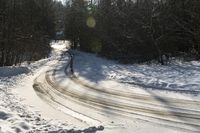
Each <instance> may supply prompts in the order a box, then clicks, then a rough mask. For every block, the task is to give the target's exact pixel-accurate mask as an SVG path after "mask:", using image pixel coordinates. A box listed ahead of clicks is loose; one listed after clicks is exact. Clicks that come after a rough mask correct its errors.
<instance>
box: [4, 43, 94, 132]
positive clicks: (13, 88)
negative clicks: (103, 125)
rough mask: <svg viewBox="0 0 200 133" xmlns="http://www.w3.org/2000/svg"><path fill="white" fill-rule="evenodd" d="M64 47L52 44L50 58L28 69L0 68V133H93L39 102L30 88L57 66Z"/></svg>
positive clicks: (34, 63) (29, 66)
mask: <svg viewBox="0 0 200 133" xmlns="http://www.w3.org/2000/svg"><path fill="white" fill-rule="evenodd" d="M67 44H68V42H62V41H60V42H52V44H51V47H52V49H53V50H52V53H51V55H50V58H47V59H42V60H40V61H36V62H32V63H31V64H30V65H28V64H27V63H23V64H22V66H16V67H14V66H13V67H0V133H20V132H22V133H25V132H30V133H33V132H36V133H40V132H51V133H54V132H73V133H74V132H75V133H76V132H81V131H85V132H88V133H90V132H91V131H93V129H91V128H90V127H89V126H88V125H86V124H84V123H82V122H80V121H78V120H77V119H75V118H73V117H71V116H67V115H66V114H64V113H62V112H60V111H58V110H56V109H54V108H52V107H51V106H50V105H48V104H47V103H45V102H44V101H42V100H41V99H40V98H39V97H38V96H37V95H36V93H35V92H34V90H33V88H32V85H33V81H34V79H35V78H36V77H37V76H38V75H40V74H41V73H44V72H45V71H47V70H49V69H51V68H52V67H53V66H54V65H55V64H56V63H57V61H58V60H59V59H60V54H61V52H62V51H63V50H64V51H65V50H66V45H67Z"/></svg>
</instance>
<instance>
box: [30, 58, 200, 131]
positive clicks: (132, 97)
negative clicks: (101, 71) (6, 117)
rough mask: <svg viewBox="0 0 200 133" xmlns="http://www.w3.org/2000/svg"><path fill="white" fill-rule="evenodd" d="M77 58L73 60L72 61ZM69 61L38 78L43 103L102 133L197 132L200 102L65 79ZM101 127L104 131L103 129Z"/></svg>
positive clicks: (124, 87) (178, 96)
mask: <svg viewBox="0 0 200 133" xmlns="http://www.w3.org/2000/svg"><path fill="white" fill-rule="evenodd" d="M75 58H76V57H75ZM68 61H69V57H68V56H65V57H64V58H62V60H60V61H59V62H58V64H57V66H56V69H53V70H50V71H48V72H47V73H45V74H42V75H40V76H39V77H38V78H37V79H36V80H35V84H34V88H35V90H36V92H37V94H38V96H40V97H41V98H42V99H44V100H46V101H47V102H48V103H50V102H51V103H52V104H53V106H54V107H55V108H57V109H59V110H61V111H62V112H65V113H66V114H68V115H71V116H73V117H75V118H77V119H79V120H81V121H83V122H84V123H87V124H89V125H90V126H96V127H98V128H96V130H97V131H98V130H103V127H104V128H105V129H104V130H103V131H102V132H115V133H116V132H120V133H121V132H124V133H127V132H130V133H132V132H134V133H146V132H152V133H156V132H158V133H160V132H163V133H165V132H166V133H168V132H170V133H173V132H174V133H179V132H180V133H182V132H187V133H188V132H199V131H200V101H199V100H198V98H197V99H195V98H192V97H191V96H190V97H188V96H185V95H182V94H177V93H176V94H175V93H171V94H170V95H167V94H166V93H164V94H163V93H156V92H154V91H152V90H149V91H148V90H146V89H140V88H135V89H134V90H133V88H130V87H128V86H123V85H121V84H120V83H118V82H115V81H104V82H101V83H102V84H98V83H94V82H91V81H89V80H87V79H85V78H84V77H78V78H77V77H70V76H69V75H65V72H64V71H65V67H66V66H67V63H68ZM102 126H103V127H102Z"/></svg>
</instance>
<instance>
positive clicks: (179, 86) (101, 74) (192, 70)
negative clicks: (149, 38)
mask: <svg viewBox="0 0 200 133" xmlns="http://www.w3.org/2000/svg"><path fill="white" fill-rule="evenodd" d="M74 53H75V61H74V63H75V64H74V67H75V71H76V74H78V75H79V76H82V77H84V78H86V79H88V80H90V81H92V82H100V81H103V80H115V81H118V82H121V83H125V84H127V85H129V86H135V85H137V86H141V87H143V88H151V89H158V90H170V91H180V92H184V93H193V94H199V93H200V62H198V61H191V62H181V61H174V62H173V63H171V64H169V65H166V66H163V65H159V64H150V65H147V64H133V65H123V64H119V63H117V62H115V61H109V60H106V59H103V58H99V57H96V56H95V55H93V54H88V53H83V52H79V51H75V52H74Z"/></svg>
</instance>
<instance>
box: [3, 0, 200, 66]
mask: <svg viewBox="0 0 200 133" xmlns="http://www.w3.org/2000/svg"><path fill="white" fill-rule="evenodd" d="M199 7H200V1H199V0H67V1H66V2H65V4H62V3H61V2H58V1H54V0H0V66H10V65H17V64H20V63H21V62H23V61H35V60H39V59H41V58H45V57H47V56H48V55H49V52H50V46H49V42H50V41H51V40H54V39H57V36H56V33H57V32H64V37H62V38H61V39H65V40H70V42H71V44H72V48H73V49H78V50H81V51H85V52H92V53H96V54H98V55H99V56H102V57H106V58H109V59H113V60H118V61H120V62H122V63H138V62H146V61H151V60H157V61H158V62H159V63H161V64H164V61H163V60H164V59H163V55H165V58H169V57H183V58H185V59H190V58H191V59H195V60H198V59H200V8H199Z"/></svg>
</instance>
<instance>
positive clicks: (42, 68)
mask: <svg viewBox="0 0 200 133" xmlns="http://www.w3.org/2000/svg"><path fill="white" fill-rule="evenodd" d="M68 45H69V42H65V41H58V42H52V43H51V47H52V53H51V54H50V57H49V58H46V59H42V60H39V61H36V62H31V64H28V63H23V64H22V65H21V66H12V67H1V68H0V133H1V132H2V133H13V132H16V133H19V132H30V133H39V132H50V133H54V132H55V133H57V132H70V133H81V132H84V133H95V132H106V133H127V132H128V133H132V132H135V133H146V132H151V133H159V132H163V133H164V132H166V133H168V132H170V133H172V132H173V133H179V132H180V133H182V132H187V131H188V130H185V129H179V128H187V129H189V130H191V131H197V130H199V127H196V125H199V122H198V120H199V119H197V118H194V120H193V119H191V120H190V119H189V118H187V119H182V118H185V117H182V116H179V115H180V114H178V113H174V114H171V113H170V111H171V112H173V111H175V112H176V111H177V112H179V111H180V112H184V113H185V115H186V116H187V115H189V114H192V116H191V117H194V116H197V117H198V118H199V111H200V108H199V104H198V103H199V102H197V101H195V98H196V96H195V97H194V95H193V94H196V95H198V94H199V92H200V62H198V61H191V62H182V61H173V62H171V63H170V64H168V65H166V66H162V65H159V64H153V63H152V64H133V65H123V64H119V63H117V62H115V61H110V60H107V59H103V58H100V57H97V56H95V55H94V54H88V53H84V52H79V51H73V53H74V58H75V60H74V68H75V75H76V76H77V77H78V79H79V80H80V81H77V82H75V81H73V80H72V79H70V78H69V77H68V75H66V74H65V73H64V70H65V67H66V64H67V63H68V61H69V56H67V55H64V57H63V58H61V55H62V52H63V51H66V50H67V49H66V48H67V47H68ZM54 71H55V73H54V74H55V75H53V74H52V75H53V76H52V75H51V74H49V73H51V72H54ZM48 74H49V75H48ZM48 76H49V78H50V79H52V82H55V84H57V85H56V86H57V87H58V88H56V87H55V88H53V87H52V86H51V85H49V84H48V83H47V82H48V81H47V79H46V77H48ZM54 80H55V81H54ZM34 81H37V82H40V85H41V86H42V87H43V88H42V87H41V88H40V89H41V90H42V89H43V90H42V91H45V92H43V93H44V94H40V95H41V97H38V96H39V95H38V94H37V93H38V92H36V91H35V90H34V89H33V87H32V85H33V84H34ZM82 82H83V83H82ZM84 83H88V84H90V85H94V86H95V87H97V88H98V87H99V88H100V91H99V92H98V91H97V90H91V88H90V91H88V90H89V89H88V88H87V87H86V86H84V85H83V84H84ZM81 84H82V85H81ZM102 86H106V88H108V89H109V90H105V91H106V92H111V94H112V93H115V94H116V93H117V95H119V96H120V97H121V98H118V96H116V95H113V94H112V96H111V95H109V94H107V93H106V94H105V92H102V90H101V87H102ZM59 87H61V88H62V87H63V88H65V89H66V90H65V89H64V90H63V94H62V95H65V94H64V92H67V91H69V92H73V93H74V97H78V96H80V97H78V98H74V97H69V96H67V95H65V96H63V97H68V98H69V99H65V98H63V97H61V94H57V93H58V92H57V93H54V92H55V89H59ZM67 87H68V88H67ZM97 88H96V89H97ZM99 88H98V89H99ZM138 88H139V89H138ZM132 90H133V91H132ZM136 90H137V91H136ZM138 90H139V91H138ZM141 90H144V92H141ZM154 90H156V91H154ZM157 90H159V91H161V92H165V94H164V95H163V96H166V95H167V96H169V95H170V97H165V98H166V99H167V101H166V100H165V99H162V95H160V94H159V93H158V92H157ZM163 90H164V91H163ZM169 91H170V92H169ZM140 92H141V93H140ZM166 92H167V93H166ZM174 92H176V93H174ZM179 92H181V93H179ZM127 93H128V94H132V93H133V94H135V99H134V98H130V97H124V96H123V95H122V94H126V95H127ZM182 93H184V94H185V93H186V94H188V95H190V94H192V95H190V96H188V95H186V96H185V95H182ZM49 94H51V95H49ZM140 94H142V95H140ZM143 95H144V99H141V97H140V96H143ZM137 97H138V99H137ZM171 97H173V98H175V99H174V101H170V100H171ZM45 98H46V99H47V100H46V101H44V99H45ZM145 98H147V99H146V100H145ZM178 98H179V99H178ZM70 99H71V101H70ZM127 99H128V100H127ZM148 99H150V101H149V100H148ZM182 99H184V100H182ZM56 100H57V104H58V103H59V104H60V105H61V106H62V107H61V106H58V105H56V106H54V104H55V103H54V101H56ZM84 100H86V101H84ZM87 100H88V101H87ZM90 100H93V102H91V101H90ZM196 100H197V99H196ZM198 100H199V99H198ZM74 101H75V102H74ZM90 102H91V103H90ZM99 102H104V103H103V104H105V105H106V104H108V103H110V105H112V106H111V107H113V109H109V107H107V106H106V107H104V106H103V107H101V106H100V103H99ZM182 102H185V104H182ZM95 104H96V106H95ZM63 105H65V106H64V107H63ZM84 105H87V106H84ZM114 105H115V106H114ZM118 105H120V106H119V107H124V108H117V107H116V106H118ZM127 105H131V106H130V108H131V110H129V108H126V106H127ZM174 105H179V106H177V108H175V107H174ZM88 106H89V108H88ZM188 106H190V107H188ZM90 107H91V108H90ZM114 107H116V108H117V109H116V108H114ZM138 108H140V110H141V111H139V112H138ZM123 109H124V111H125V112H126V111H132V112H133V114H131V113H125V114H124V115H127V116H128V117H129V116H131V119H130V118H126V119H125V118H124V116H121V117H120V115H123V114H120V115H117V114H115V113H119V112H117V110H123ZM148 109H149V110H150V114H148V113H146V110H148ZM158 111H160V112H161V113H164V114H170V115H169V116H167V115H166V116H159V117H161V118H162V119H163V118H164V119H165V117H166V119H169V120H167V121H165V123H160V121H159V119H154V118H153V117H154V116H156V114H154V115H152V114H151V113H155V112H158ZM135 113H138V115H137V114H135ZM147 114H148V115H150V116H148V117H147V116H145V115H147ZM176 114H178V116H176ZM151 117H152V118H151ZM168 117H169V118H168ZM152 119H154V120H152ZM172 121H173V122H172ZM99 122H100V124H103V127H105V129H103V128H102V127H101V128H96V125H99ZM171 122H172V123H171ZM159 123H160V125H159ZM185 123H188V125H187V124H186V125H185ZM191 123H192V124H191ZM167 124H168V126H170V127H168V126H167ZM190 124H191V125H190ZM176 126H178V127H179V128H176ZM172 127H173V128H172ZM102 130H103V131H102Z"/></svg>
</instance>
